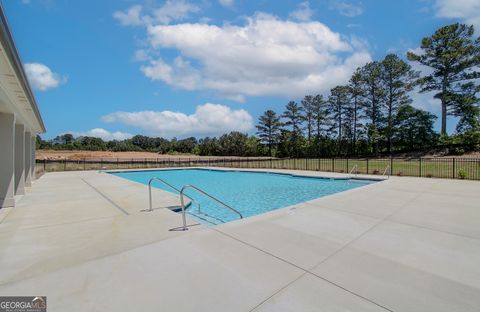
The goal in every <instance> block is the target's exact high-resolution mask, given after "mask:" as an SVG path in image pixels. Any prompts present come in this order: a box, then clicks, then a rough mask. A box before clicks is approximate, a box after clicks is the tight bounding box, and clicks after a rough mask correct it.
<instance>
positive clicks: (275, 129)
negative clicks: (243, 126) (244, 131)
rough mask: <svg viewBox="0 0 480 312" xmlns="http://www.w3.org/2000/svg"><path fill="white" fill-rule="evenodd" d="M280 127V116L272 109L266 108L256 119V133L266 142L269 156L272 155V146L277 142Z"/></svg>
mask: <svg viewBox="0 0 480 312" xmlns="http://www.w3.org/2000/svg"><path fill="white" fill-rule="evenodd" d="M281 127H282V123H281V122H280V117H278V116H277V114H276V113H275V112H274V111H272V110H267V111H266V112H264V113H263V115H262V116H260V118H259V119H258V124H257V126H256V128H257V134H258V136H259V137H260V140H261V141H262V142H264V143H265V144H267V146H268V154H269V155H270V156H272V148H273V146H274V145H276V144H278V140H279V137H280V129H281Z"/></svg>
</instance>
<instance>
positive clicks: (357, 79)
mask: <svg viewBox="0 0 480 312" xmlns="http://www.w3.org/2000/svg"><path fill="white" fill-rule="evenodd" d="M348 86H349V87H350V101H351V109H352V111H351V113H352V130H351V131H352V151H353V153H354V154H355V153H356V151H357V139H358V132H359V129H360V128H361V127H362V124H361V123H360V118H361V112H360V111H361V108H362V106H363V104H362V103H363V102H362V96H363V92H364V90H363V88H362V75H361V73H360V69H357V70H356V71H355V72H354V73H353V75H352V77H351V78H350V81H349V84H348Z"/></svg>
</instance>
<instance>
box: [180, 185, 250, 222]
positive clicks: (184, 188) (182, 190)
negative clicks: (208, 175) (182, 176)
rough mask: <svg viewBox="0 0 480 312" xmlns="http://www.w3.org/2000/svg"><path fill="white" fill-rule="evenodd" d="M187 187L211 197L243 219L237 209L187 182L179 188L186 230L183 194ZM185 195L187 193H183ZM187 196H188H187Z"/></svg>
mask: <svg viewBox="0 0 480 312" xmlns="http://www.w3.org/2000/svg"><path fill="white" fill-rule="evenodd" d="M188 188H192V189H194V190H196V191H197V192H200V193H202V194H203V195H205V196H207V197H209V198H210V199H213V200H214V201H216V202H217V203H219V204H221V205H222V206H224V207H225V208H228V209H230V210H231V211H233V212H234V213H236V214H238V215H239V216H240V219H243V215H242V214H241V213H240V212H239V211H238V210H236V209H235V208H232V207H230V206H229V205H227V204H225V203H224V202H222V201H221V200H219V199H217V198H215V197H213V196H212V195H210V194H208V193H207V192H205V191H203V190H201V189H199V188H198V187H196V186H195V185H191V184H187V185H184V186H183V187H182V189H181V190H180V203H181V204H182V221H183V230H184V231H185V230H188V228H187V218H186V216H185V202H184V200H183V196H184V195H185V190H186V189H188ZM185 196H187V195H185ZM187 197H188V196H187Z"/></svg>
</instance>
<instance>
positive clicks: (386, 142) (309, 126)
mask: <svg viewBox="0 0 480 312" xmlns="http://www.w3.org/2000/svg"><path fill="white" fill-rule="evenodd" d="M474 33H475V32H474V27H473V26H468V25H465V24H459V23H456V24H452V25H448V26H445V27H442V28H440V29H438V30H437V31H436V32H435V33H434V34H433V35H432V36H429V37H425V38H423V39H422V42H421V47H420V52H419V53H414V52H408V53H407V59H408V60H409V61H411V62H412V63H413V64H418V65H421V66H423V67H424V68H426V70H424V71H423V72H424V73H423V74H422V73H421V72H420V71H417V70H414V68H412V65H410V63H408V62H406V61H404V60H403V59H402V58H401V57H399V56H398V55H396V54H388V55H387V56H386V57H385V58H384V59H383V60H380V61H372V62H369V63H367V64H365V65H364V66H362V67H360V68H358V69H357V70H356V71H355V72H354V73H353V75H352V76H351V78H350V80H349V81H348V83H347V84H346V85H340V86H336V87H334V88H332V89H331V90H330V92H329V94H328V95H322V94H317V95H307V96H305V97H304V98H303V99H302V100H301V101H300V102H296V101H290V102H288V103H287V105H286V106H285V110H284V111H283V112H281V113H277V112H275V111H273V110H267V111H265V112H264V113H263V114H262V115H261V116H260V118H259V120H258V124H257V125H256V129H257V132H256V135H250V136H249V135H247V134H243V133H239V132H231V133H228V134H224V135H222V136H220V137H218V138H217V137H206V138H202V139H199V140H197V139H196V138H194V137H191V138H186V139H182V140H177V139H175V138H174V139H172V140H167V139H164V138H150V137H146V136H142V135H137V136H134V137H133V138H131V139H127V140H122V141H115V140H114V141H108V142H104V141H103V140H101V139H99V138H92V137H80V138H74V137H73V136H72V135H71V134H65V135H62V136H58V137H56V138H55V139H53V140H50V141H43V140H41V139H39V141H38V146H39V148H54V149H89V150H107V149H108V150H113V151H136V150H137V151H155V152H159V153H194V154H198V155H226V156H230V155H236V156H277V157H324V156H340V155H343V156H344V155H370V154H373V155H375V154H378V153H393V152H397V151H406V150H410V151H412V150H415V149H420V148H425V147H429V146H435V145H437V144H455V143H459V144H469V145H475V144H480V107H479V102H480V99H479V97H478V96H477V95H478V93H479V92H480V85H479V79H480V71H479V69H480V37H478V38H475V37H474ZM417 90H418V92H420V93H426V92H428V93H432V94H433V97H434V98H435V99H438V100H439V101H440V105H441V129H440V132H439V133H437V132H435V130H434V123H435V121H436V119H437V117H436V116H435V115H434V114H432V113H430V112H428V111H425V110H423V109H419V108H416V107H414V106H413V105H412V104H413V100H412V98H411V94H412V92H414V91H417ZM447 116H454V117H456V120H457V125H456V131H455V133H454V134H453V135H450V136H448V135H447Z"/></svg>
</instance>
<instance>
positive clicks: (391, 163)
mask: <svg viewBox="0 0 480 312" xmlns="http://www.w3.org/2000/svg"><path fill="white" fill-rule="evenodd" d="M390 175H393V157H392V156H390Z"/></svg>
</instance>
